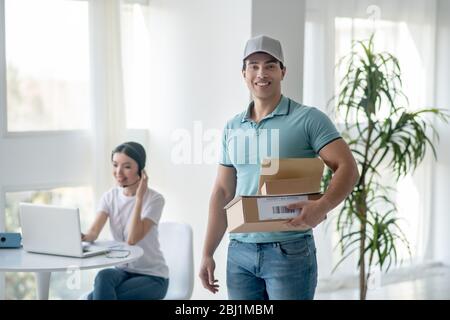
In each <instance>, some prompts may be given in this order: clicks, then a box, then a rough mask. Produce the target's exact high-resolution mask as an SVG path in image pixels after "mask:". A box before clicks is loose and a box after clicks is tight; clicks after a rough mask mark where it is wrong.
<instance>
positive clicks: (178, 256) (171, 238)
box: [158, 222, 194, 300]
mask: <svg viewBox="0 0 450 320" xmlns="http://www.w3.org/2000/svg"><path fill="white" fill-rule="evenodd" d="M158 231H159V243H160V245H161V251H162V253H163V254H164V258H165V260H166V263H167V266H168V267H169V288H168V290H167V294H166V296H165V297H164V300H188V299H190V298H191V296H192V291H193V289H194V245H193V235H192V227H191V226H190V225H189V224H187V223H180V222H161V223H160V224H159V226H158Z"/></svg>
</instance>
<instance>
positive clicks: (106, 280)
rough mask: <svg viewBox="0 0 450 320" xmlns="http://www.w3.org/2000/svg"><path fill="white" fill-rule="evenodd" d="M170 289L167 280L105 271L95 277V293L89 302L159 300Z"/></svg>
mask: <svg viewBox="0 0 450 320" xmlns="http://www.w3.org/2000/svg"><path fill="white" fill-rule="evenodd" d="M168 287H169V280H168V279H165V278H161V277H156V276H149V275H143V274H137V273H130V272H126V271H124V270H120V269H116V268H114V269H103V270H101V271H100V272H99V273H98V274H97V276H96V277H95V282H94V291H93V292H91V293H90V294H89V295H88V300H159V299H162V298H164V296H165V295H166V293H167V288H168Z"/></svg>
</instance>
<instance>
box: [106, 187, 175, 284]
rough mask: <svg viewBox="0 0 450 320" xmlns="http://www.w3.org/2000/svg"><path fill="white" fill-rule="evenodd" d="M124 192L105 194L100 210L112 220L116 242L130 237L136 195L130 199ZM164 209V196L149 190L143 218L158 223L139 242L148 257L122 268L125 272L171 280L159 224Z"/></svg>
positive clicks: (118, 188)
mask: <svg viewBox="0 0 450 320" xmlns="http://www.w3.org/2000/svg"><path fill="white" fill-rule="evenodd" d="M123 191H124V189H123V188H121V187H114V188H112V189H111V190H109V191H108V192H106V193H104V194H103V196H102V198H101V199H100V203H99V206H98V211H99V212H100V211H103V212H105V213H106V214H107V215H108V217H109V225H110V228H111V234H112V236H113V238H114V240H115V241H121V242H126V241H127V238H128V224H129V223H130V221H131V217H132V216H133V210H134V205H135V203H136V196H126V195H124V194H123ZM163 207H164V197H163V196H162V195H161V194H159V193H158V192H156V191H155V190H153V189H150V188H147V191H146V193H145V195H144V198H143V201H142V211H141V219H144V218H147V219H150V220H151V221H153V222H154V223H155V224H154V225H153V226H152V227H151V228H150V230H149V232H147V234H146V235H145V236H144V238H143V239H142V240H141V241H139V242H138V243H136V245H137V246H139V247H141V248H142V249H143V250H144V255H143V256H142V257H141V258H139V259H138V260H136V261H134V262H130V263H126V264H123V265H120V266H118V268H120V269H123V270H125V271H129V272H133V273H140V274H147V275H152V276H158V277H163V278H168V277H169V269H168V267H167V265H166V262H165V260H164V256H163V254H162V252H161V250H160V248H159V241H158V223H159V219H160V218H161V213H162V210H163Z"/></svg>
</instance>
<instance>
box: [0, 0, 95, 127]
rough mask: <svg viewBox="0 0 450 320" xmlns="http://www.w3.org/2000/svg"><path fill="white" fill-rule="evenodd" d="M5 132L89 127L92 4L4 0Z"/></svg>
mask: <svg viewBox="0 0 450 320" xmlns="http://www.w3.org/2000/svg"><path fill="white" fill-rule="evenodd" d="M5 47H6V88H7V91H6V105H7V129H8V131H10V132H18V131H52V130H73V129H86V128H88V125H89V117H88V116H89V114H88V112H89V99H90V97H89V34H88V2H87V1H73V0H72V1H71V0H39V1H36V0H6V1H5Z"/></svg>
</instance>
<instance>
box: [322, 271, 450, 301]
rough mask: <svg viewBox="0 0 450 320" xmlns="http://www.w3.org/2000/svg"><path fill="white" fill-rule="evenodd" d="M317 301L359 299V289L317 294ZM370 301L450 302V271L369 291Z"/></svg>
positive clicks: (368, 297)
mask: <svg viewBox="0 0 450 320" xmlns="http://www.w3.org/2000/svg"><path fill="white" fill-rule="evenodd" d="M315 299H316V300H349V299H352V300H353V299H359V291H358V289H341V290H336V291H329V292H316V295H315ZM367 299H368V300H441V299H443V300H449V299H450V269H449V268H446V269H441V270H440V271H439V272H436V273H435V274H431V275H428V276H426V277H421V278H418V279H415V280H406V281H401V282H397V283H390V284H385V285H382V286H379V287H378V288H374V289H371V290H369V291H368V293H367Z"/></svg>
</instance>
